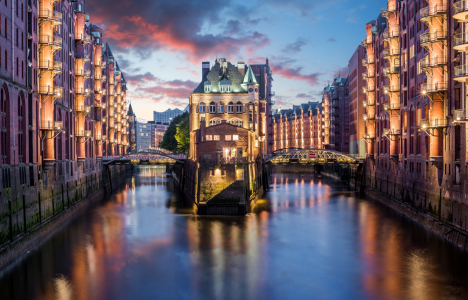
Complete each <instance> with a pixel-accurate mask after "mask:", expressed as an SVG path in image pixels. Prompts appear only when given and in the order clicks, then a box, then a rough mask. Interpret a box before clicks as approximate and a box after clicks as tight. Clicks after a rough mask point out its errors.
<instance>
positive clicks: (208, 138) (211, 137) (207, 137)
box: [205, 135, 213, 141]
mask: <svg viewBox="0 0 468 300" xmlns="http://www.w3.org/2000/svg"><path fill="white" fill-rule="evenodd" d="M205 138H206V140H207V141H212V140H213V136H212V135H207V136H205Z"/></svg>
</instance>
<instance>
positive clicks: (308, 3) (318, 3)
mask: <svg viewBox="0 0 468 300" xmlns="http://www.w3.org/2000/svg"><path fill="white" fill-rule="evenodd" d="M340 1H342V0H327V1H323V0H288V1H284V0H260V2H261V5H266V6H269V7H270V8H271V9H273V10H279V9H281V11H282V12H283V11H285V12H293V13H295V14H298V15H299V16H301V17H303V18H306V17H310V16H311V15H312V14H313V12H314V11H316V10H318V9H320V8H322V7H323V6H326V5H331V4H335V3H338V2H340Z"/></svg>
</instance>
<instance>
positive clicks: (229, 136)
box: [224, 135, 232, 141]
mask: <svg viewBox="0 0 468 300" xmlns="http://www.w3.org/2000/svg"><path fill="white" fill-rule="evenodd" d="M224 140H225V141H232V136H231V135H225V136H224Z"/></svg>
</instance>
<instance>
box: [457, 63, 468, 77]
mask: <svg viewBox="0 0 468 300" xmlns="http://www.w3.org/2000/svg"><path fill="white" fill-rule="evenodd" d="M460 77H468V65H461V66H457V67H455V78H460Z"/></svg>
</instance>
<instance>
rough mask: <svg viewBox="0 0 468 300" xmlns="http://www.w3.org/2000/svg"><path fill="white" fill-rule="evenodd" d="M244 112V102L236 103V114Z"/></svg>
mask: <svg viewBox="0 0 468 300" xmlns="http://www.w3.org/2000/svg"><path fill="white" fill-rule="evenodd" d="M241 113H242V103H241V102H237V103H236V114H241Z"/></svg>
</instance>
